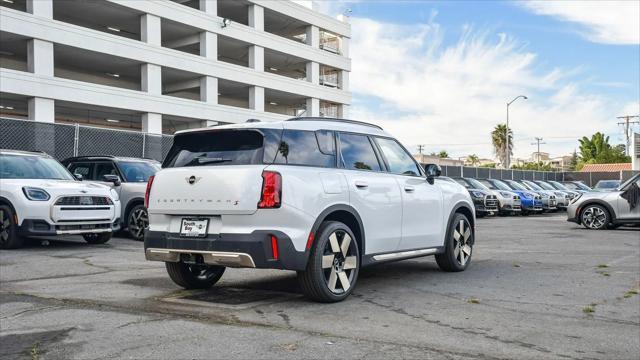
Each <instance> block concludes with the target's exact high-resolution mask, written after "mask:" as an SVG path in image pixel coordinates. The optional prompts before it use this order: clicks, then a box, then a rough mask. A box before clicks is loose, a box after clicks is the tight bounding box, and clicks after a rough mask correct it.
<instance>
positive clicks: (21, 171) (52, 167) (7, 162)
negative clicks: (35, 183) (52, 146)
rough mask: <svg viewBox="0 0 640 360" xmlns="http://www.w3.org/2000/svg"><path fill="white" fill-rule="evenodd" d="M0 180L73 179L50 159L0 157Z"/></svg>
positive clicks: (57, 163) (13, 156) (62, 167)
mask: <svg viewBox="0 0 640 360" xmlns="http://www.w3.org/2000/svg"><path fill="white" fill-rule="evenodd" d="M0 179H52V180H75V178H74V177H73V176H72V175H71V173H69V171H67V169H66V168H65V167H64V166H62V165H60V163H59V162H57V161H56V160H54V159H52V158H48V157H42V156H32V155H8V154H6V155H0Z"/></svg>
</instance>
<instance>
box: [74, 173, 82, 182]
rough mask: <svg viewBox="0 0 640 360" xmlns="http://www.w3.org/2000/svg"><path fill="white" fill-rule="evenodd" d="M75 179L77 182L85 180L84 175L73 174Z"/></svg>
mask: <svg viewBox="0 0 640 360" xmlns="http://www.w3.org/2000/svg"><path fill="white" fill-rule="evenodd" d="M73 177H75V178H76V180H78V181H82V180H83V179H84V178H83V177H82V174H73Z"/></svg>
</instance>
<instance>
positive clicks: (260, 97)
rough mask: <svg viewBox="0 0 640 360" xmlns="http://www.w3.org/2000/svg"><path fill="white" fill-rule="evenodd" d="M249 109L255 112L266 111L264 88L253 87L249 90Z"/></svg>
mask: <svg viewBox="0 0 640 360" xmlns="http://www.w3.org/2000/svg"><path fill="white" fill-rule="evenodd" d="M249 108H250V109H252V110H255V111H264V88H263V87H260V86H252V87H250V88H249Z"/></svg>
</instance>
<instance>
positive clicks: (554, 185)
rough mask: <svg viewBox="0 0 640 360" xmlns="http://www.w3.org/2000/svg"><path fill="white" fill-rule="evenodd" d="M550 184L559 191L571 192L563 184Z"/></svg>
mask: <svg viewBox="0 0 640 360" xmlns="http://www.w3.org/2000/svg"><path fill="white" fill-rule="evenodd" d="M549 184H551V185H552V186H553V187H555V188H556V189H558V190H569V189H568V188H567V187H566V186H564V185H563V184H561V183H559V182H557V181H549Z"/></svg>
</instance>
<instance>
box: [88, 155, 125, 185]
mask: <svg viewBox="0 0 640 360" xmlns="http://www.w3.org/2000/svg"><path fill="white" fill-rule="evenodd" d="M103 163H111V165H113V168H114V169H116V175H118V177H119V178H120V182H126V180H125V179H124V177H123V176H122V172H120V169H119V168H118V165H117V164H116V162H115V161H113V160H97V161H93V173H94V175H97V174H98V173H97V171H96V170H97V169H98V164H103ZM93 181H101V182H107V181H104V180H102V179H96V180H93Z"/></svg>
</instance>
